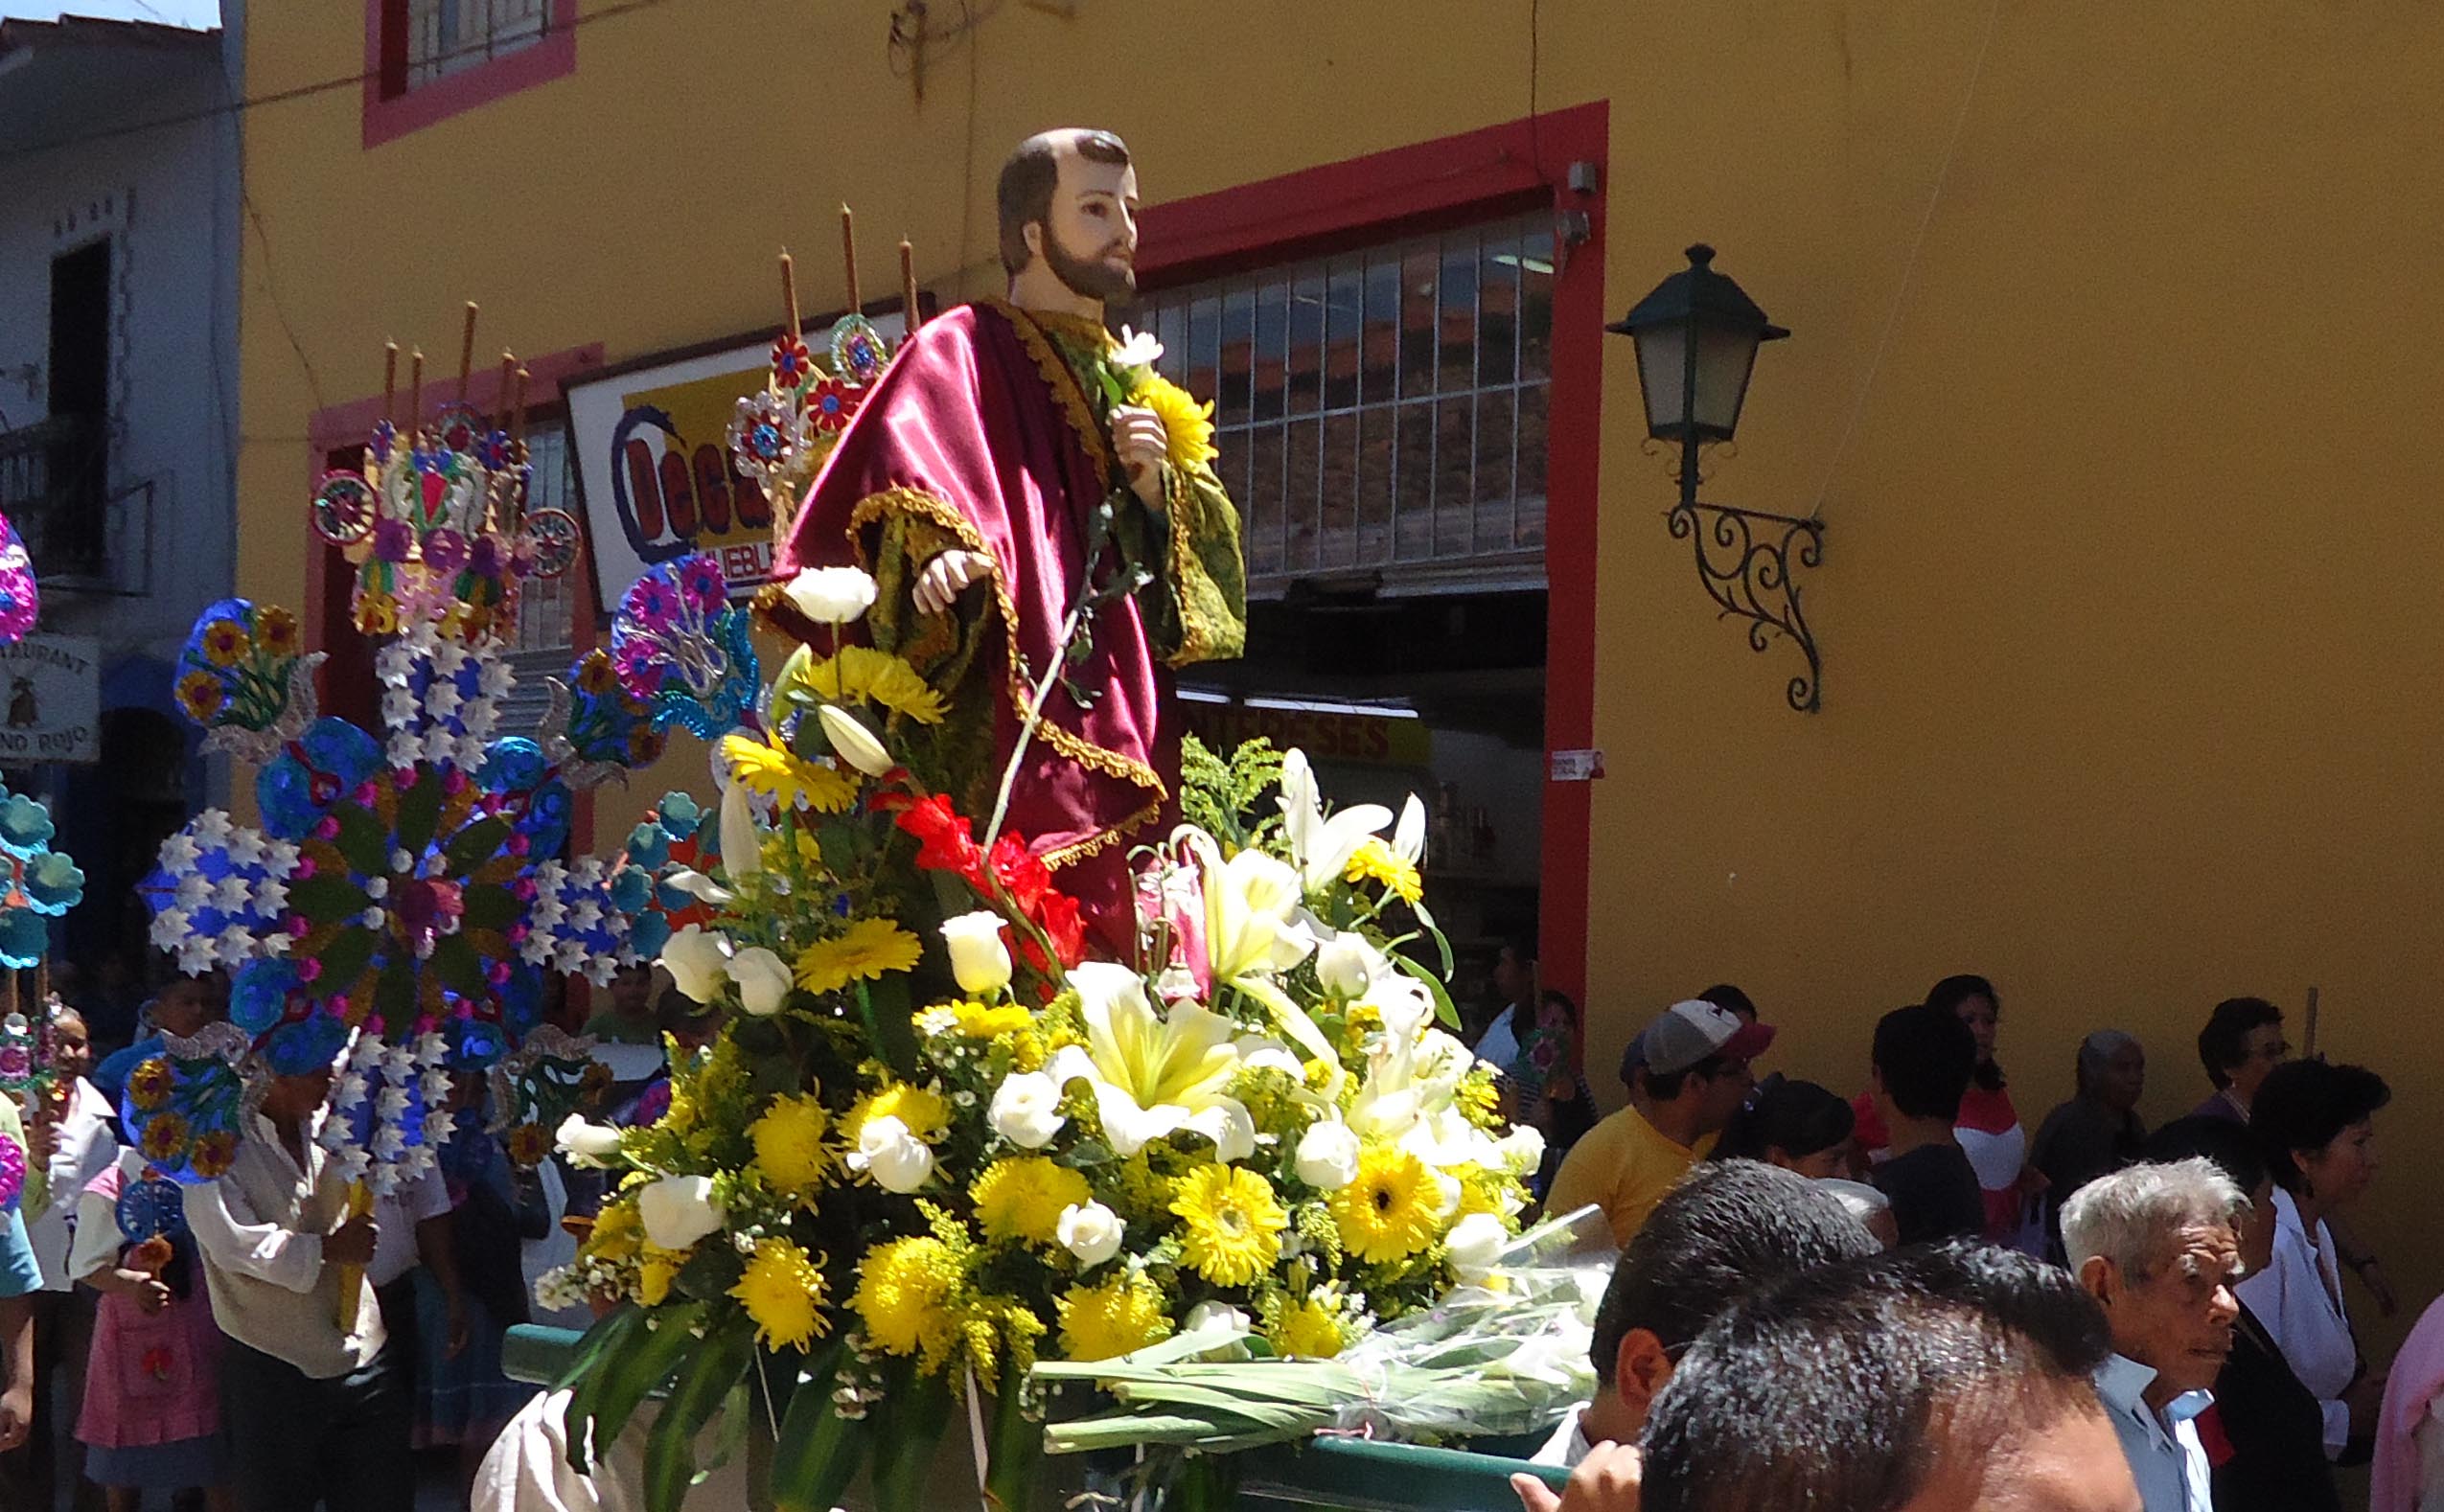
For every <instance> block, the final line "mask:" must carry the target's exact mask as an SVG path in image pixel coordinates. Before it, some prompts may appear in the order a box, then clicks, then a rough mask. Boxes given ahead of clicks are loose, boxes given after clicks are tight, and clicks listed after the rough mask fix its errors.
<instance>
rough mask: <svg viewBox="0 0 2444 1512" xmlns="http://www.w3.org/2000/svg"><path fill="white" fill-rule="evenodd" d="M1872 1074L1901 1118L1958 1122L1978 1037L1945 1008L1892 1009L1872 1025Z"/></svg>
mask: <svg viewBox="0 0 2444 1512" xmlns="http://www.w3.org/2000/svg"><path fill="white" fill-rule="evenodd" d="M1873 1060H1874V1063H1875V1067H1876V1074H1877V1075H1879V1076H1880V1077H1882V1078H1883V1083H1884V1090H1885V1092H1886V1093H1888V1094H1890V1096H1891V1097H1892V1102H1893V1106H1894V1107H1895V1108H1898V1109H1900V1110H1901V1111H1902V1115H1903V1116H1905V1117H1910V1118H1942V1119H1946V1120H1949V1119H1953V1118H1957V1117H1959V1116H1960V1099H1961V1096H1962V1094H1964V1093H1966V1092H1967V1091H1968V1090H1969V1079H1970V1077H1971V1075H1973V1074H1974V1073H1975V1071H1976V1069H1977V1037H1976V1036H1975V1035H1972V1034H1971V1033H1970V1032H1969V1025H1967V1024H1965V1023H1962V1022H1961V1021H1960V1019H1958V1018H1957V1017H1955V1016H1954V1015H1953V1013H1952V1011H1951V1010H1950V1009H1948V1008H1934V1007H1929V1006H1928V1005H1926V1004H1925V1003H1916V1004H1912V1005H1911V1006H1909V1007H1907V1008H1896V1009H1894V1010H1893V1011H1892V1012H1890V1013H1888V1014H1886V1015H1884V1016H1883V1018H1882V1019H1879V1020H1878V1021H1877V1024H1876V1047H1875V1050H1874V1053H1873Z"/></svg>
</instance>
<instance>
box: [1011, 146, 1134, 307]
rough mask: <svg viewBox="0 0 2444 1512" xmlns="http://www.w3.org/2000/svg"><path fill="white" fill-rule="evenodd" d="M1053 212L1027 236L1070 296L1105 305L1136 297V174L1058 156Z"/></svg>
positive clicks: (1077, 156) (1071, 155) (1078, 156)
mask: <svg viewBox="0 0 2444 1512" xmlns="http://www.w3.org/2000/svg"><path fill="white" fill-rule="evenodd" d="M1060 171H1061V176H1060V180H1059V182H1058V183H1057V184H1056V185H1055V186H1054V188H1053V190H1052V205H1051V211H1050V213H1049V215H1047V216H1046V217H1045V218H1043V219H1042V220H1040V221H1037V222H1036V225H1035V235H1034V237H1032V238H1030V241H1033V243H1034V246H1035V250H1036V254H1037V255H1038V256H1040V257H1041V258H1043V259H1044V263H1045V265H1046V266H1047V267H1049V268H1050V269H1051V271H1052V276H1053V277H1055V278H1057V279H1059V280H1060V281H1061V282H1062V283H1063V284H1064V285H1066V286H1068V287H1069V289H1070V291H1071V292H1072V293H1074V294H1077V295H1080V296H1081V297H1083V298H1087V299H1093V300H1098V301H1101V302H1103V303H1106V304H1126V303H1128V302H1129V301H1130V300H1132V299H1135V298H1136V297H1137V265H1136V264H1137V209H1138V199H1137V170H1136V169H1135V168H1132V167H1131V166H1129V165H1128V164H1126V163H1097V162H1095V161H1093V160H1092V159H1090V158H1087V157H1085V156H1083V155H1082V154H1080V153H1078V152H1076V151H1074V150H1072V151H1065V152H1063V153H1062V154H1061V157H1060Z"/></svg>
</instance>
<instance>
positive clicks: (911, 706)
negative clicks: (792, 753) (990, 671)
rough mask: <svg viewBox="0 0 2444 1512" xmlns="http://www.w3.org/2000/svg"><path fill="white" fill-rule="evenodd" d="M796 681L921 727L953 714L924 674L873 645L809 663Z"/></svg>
mask: <svg viewBox="0 0 2444 1512" xmlns="http://www.w3.org/2000/svg"><path fill="white" fill-rule="evenodd" d="M794 680H795V681H796V682H797V683H798V684H799V685H800V686H802V687H804V688H805V689H806V690H807V691H808V692H810V693H815V694H818V695H819V696H821V697H823V698H825V699H830V700H832V701H833V702H835V703H846V702H850V701H853V700H855V699H865V700H866V701H868V702H872V703H879V704H881V705H882V706H883V707H885V708H887V709H888V710H890V711H891V712H892V713H894V714H905V715H907V716H908V717H909V718H910V719H911V720H914V721H915V722H917V723H919V724H939V723H941V722H942V716H943V715H944V714H946V713H948V712H949V711H950V705H949V704H947V703H945V702H944V701H943V699H942V696H941V695H940V694H939V693H937V692H935V691H934V685H933V684H932V683H930V682H927V681H926V680H925V675H924V674H923V673H920V672H918V671H917V670H916V669H915V668H914V667H911V666H910V665H909V664H908V663H907V662H906V661H904V660H902V659H901V658H899V657H897V656H894V655H892V654H891V653H889V652H886V651H876V650H875V649H874V648H873V647H871V646H843V647H842V648H841V651H840V654H839V655H837V656H824V657H819V658H816V659H813V660H809V661H808V662H806V663H805V664H804V665H803V666H802V667H801V668H800V669H798V671H797V672H796V674H795V678H794Z"/></svg>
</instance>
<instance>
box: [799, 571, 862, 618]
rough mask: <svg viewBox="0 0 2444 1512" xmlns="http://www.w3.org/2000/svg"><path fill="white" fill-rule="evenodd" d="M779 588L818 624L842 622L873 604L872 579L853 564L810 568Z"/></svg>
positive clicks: (858, 614) (801, 612)
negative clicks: (849, 565)
mask: <svg viewBox="0 0 2444 1512" xmlns="http://www.w3.org/2000/svg"><path fill="white" fill-rule="evenodd" d="M781 591H782V592H784V593H786V594H788V595H789V601H790V603H791V604H793V605H795V606H796V607H797V611H798V612H799V613H800V614H803V615H805V616H806V617H807V618H808V619H810V620H813V621H815V622H816V623H818V624H820V625H845V624H847V623H849V622H850V621H851V620H854V619H857V618H859V617H860V616H862V615H863V614H865V611H866V610H867V609H870V608H872V607H874V580H873V579H872V578H871V577H868V576H867V575H866V574H865V573H864V572H862V571H860V570H859V569H857V568H855V567H810V568H808V569H807V570H806V571H804V572H801V573H799V574H798V575H797V576H796V577H795V578H792V579H790V580H789V586H788V587H786V588H784V589H782V590H781Z"/></svg>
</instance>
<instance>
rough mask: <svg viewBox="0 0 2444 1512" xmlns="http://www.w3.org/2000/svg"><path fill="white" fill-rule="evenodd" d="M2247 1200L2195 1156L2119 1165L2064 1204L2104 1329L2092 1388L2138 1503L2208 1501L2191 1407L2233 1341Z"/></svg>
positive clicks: (2203, 1402)
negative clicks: (2105, 1351) (2105, 1342)
mask: <svg viewBox="0 0 2444 1512" xmlns="http://www.w3.org/2000/svg"><path fill="white" fill-rule="evenodd" d="M2248 1210H2249V1206H2248V1198H2247V1197H2246V1196H2244V1195H2243V1194H2242V1192H2241V1190H2240V1188H2239V1187H2237V1186H2235V1185H2233V1184H2232V1180H2231V1178H2229V1177H2227V1176H2225V1174H2224V1173H2223V1171H2222V1170H2221V1169H2219V1168H2218V1167H2217V1166H2216V1165H2215V1164H2214V1163H2213V1162H2212V1161H2209V1160H2204V1159H2189V1160H2181V1161H2178V1162H2174V1163H2171V1164H2150V1165H2133V1166H2130V1167H2127V1168H2125V1169H2123V1170H2120V1171H2117V1172H2115V1173H2113V1174H2112V1175H2110V1176H2108V1177H2104V1178H2101V1179H2099V1180H2094V1181H2090V1182H2089V1183H2088V1184H2087V1185H2086V1186H2083V1187H2081V1188H2080V1189H2079V1190H2078V1191H2077V1192H2075V1193H2073V1194H2072V1195H2071V1199H2070V1201H2069V1202H2068V1203H2065V1204H2064V1207H2063V1248H2064V1249H2065V1250H2066V1251H2067V1252H2068V1254H2069V1258H2070V1263H2071V1269H2072V1271H2074V1272H2075V1273H2076V1274H2077V1275H2078V1277H2079V1284H2080V1286H2081V1288H2082V1289H2083V1290H2085V1291H2086V1292H2087V1294H2088V1295H2090V1296H2092V1297H2094V1298H2095V1299H2096V1302H2097V1305H2099V1306H2100V1307H2102V1308H2103V1309H2104V1311H2105V1320H2106V1323H2107V1324H2108V1325H2109V1326H2110V1328H2111V1330H2112V1335H2113V1355H2112V1358H2110V1359H2109V1360H2107V1361H2106V1362H2105V1363H2104V1364H2103V1365H2101V1366H2099V1367H2098V1368H2097V1370H2096V1374H2095V1381H2096V1394H2097V1396H2098V1397H2099V1398H2100V1399H2101V1400H2102V1401H2103V1402H2104V1404H2105V1410H2106V1412H2107V1413H2108V1415H2110V1417H2111V1419H2112V1423H2113V1432H2114V1433H2115V1434H2116V1435H2117V1436H2118V1437H2119V1438H2120V1440H2121V1446H2122V1454H2123V1455H2124V1456H2125V1457H2126V1458H2128V1459H2129V1461H2130V1470H2131V1475H2132V1477H2133V1478H2135V1479H2136V1480H2137V1482H2138V1494H2139V1498H2140V1500H2141V1501H2144V1502H2145V1503H2146V1508H2147V1512H2213V1507H2214V1504H2215V1502H2214V1491H2213V1487H2212V1480H2211V1477H2210V1472H2209V1466H2208V1464H2207V1462H2206V1451H2205V1448H2204V1446H2203V1445H2202V1443H2201V1442H2200V1440H2199V1436H2198V1426H2197V1422H2196V1419H2197V1417H2198V1414H2199V1413H2201V1412H2202V1411H2204V1410H2206V1409H2207V1408H2209V1407H2211V1406H2213V1405H2214V1400H2215V1399H2214V1397H2213V1395H2212V1394H2211V1390H2210V1388H2211V1387H2212V1386H2214V1384H2215V1377H2216V1375H2217V1373H2218V1372H2220V1371H2221V1370H2222V1369H2223V1367H2224V1360H2225V1356H2227V1355H2229V1354H2230V1353H2231V1347H2232V1320H2233V1319H2234V1318H2236V1317H2239V1316H2240V1303H2239V1301H2238V1300H2237V1299H2236V1298H2235V1297H2234V1296H2233V1295H2232V1286H2233V1284H2234V1283H2235V1282H2237V1281H2238V1280H2239V1278H2240V1269H2241V1262H2240V1225H2241V1221H2242V1219H2243V1218H2244V1217H2245V1216H2246V1215H2247V1214H2248Z"/></svg>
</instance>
